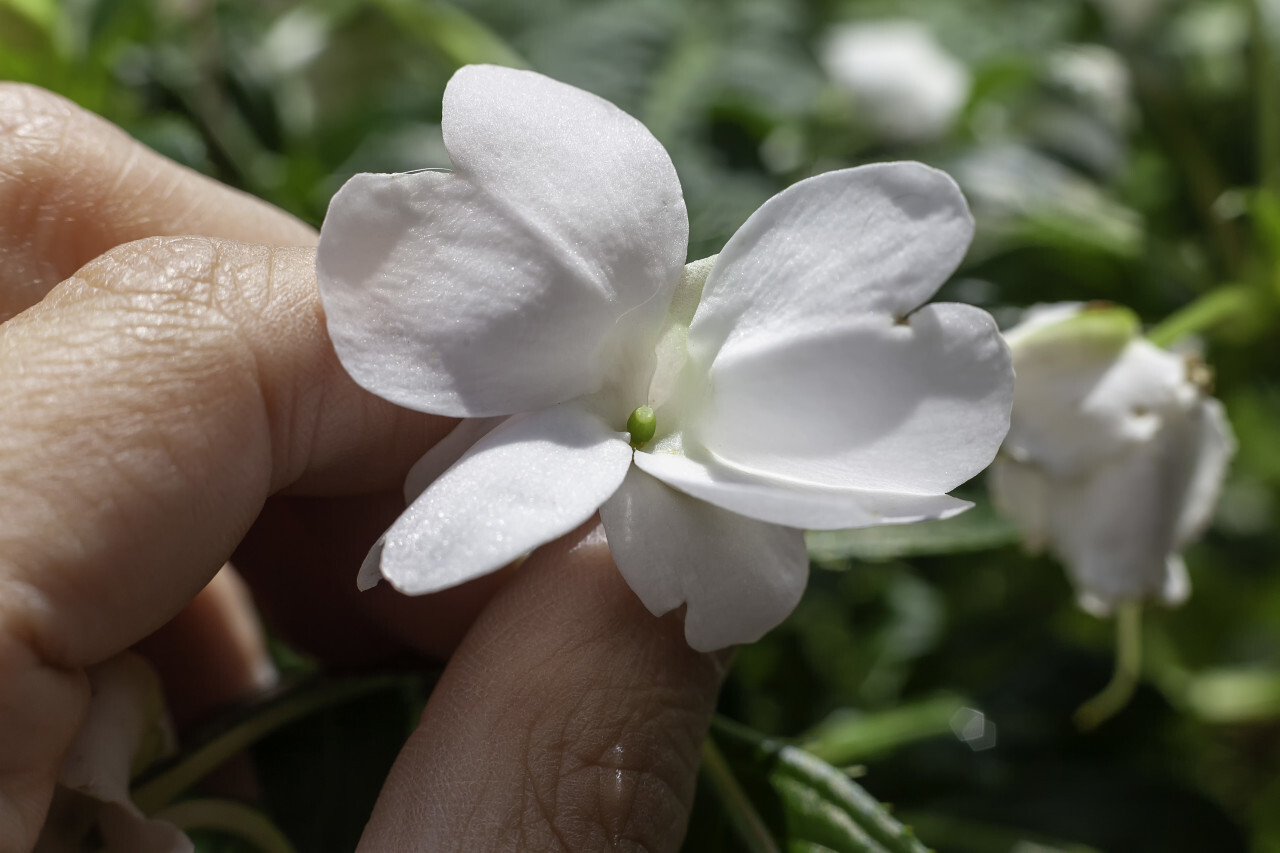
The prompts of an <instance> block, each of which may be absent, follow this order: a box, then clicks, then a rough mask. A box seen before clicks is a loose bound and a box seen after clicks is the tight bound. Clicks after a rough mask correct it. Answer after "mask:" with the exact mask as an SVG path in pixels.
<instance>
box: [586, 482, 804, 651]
mask: <svg viewBox="0 0 1280 853" xmlns="http://www.w3.org/2000/svg"><path fill="white" fill-rule="evenodd" d="M600 518H601V520H602V521H603V522H604V527H605V533H606V534H607V535H608V537H609V549H610V551H612V553H613V559H614V562H616V563H617V565H618V569H619V571H621V572H622V576H623V577H624V578H626V581H627V583H628V584H629V585H630V586H631V588H632V589H633V590H634V591H635V593H636V595H638V596H639V597H640V600H641V601H643V602H644V605H645V607H647V608H649V611H650V612H651V613H653V614H655V615H659V616H660V615H662V614H663V613H666V612H667V611H669V610H673V609H675V608H676V607H679V606H680V605H681V604H684V605H687V609H686V610H685V616H684V631H685V637H686V639H688V641H689V645H690V646H692V647H693V648H695V649H697V650H698V651H704V652H705V651H712V650H714V649H720V648H724V647H725V646H731V645H735V644H738V643H750V642H754V641H755V640H758V639H759V638H760V637H761V636H763V635H764V633H765V632H766V631H768V630H769V629H771V628H773V627H774V626H776V625H777V624H778V623H780V622H781V621H782V620H783V619H785V618H786V617H787V615H788V614H789V613H791V611H792V610H794V609H795V606H796V604H797V603H798V602H799V601H800V596H801V594H802V593H803V592H804V586H805V583H806V581H807V580H808V576H809V557H808V554H807V552H806V551H805V547H804V536H803V534H802V533H801V532H800V531H799V530H794V529H792V528H788V527H780V526H777V525H773V524H764V523H761V522H758V521H753V520H750V519H747V518H743V517H742V516H740V515H735V514H733V513H729V512H725V511H724V510H721V509H718V508H716V507H714V506H711V505H710V504H706V503H703V502H702V501H698V500H694V499H693V498H690V497H687V496H685V495H682V494H680V493H679V492H676V491H674V490H672V489H669V488H667V487H666V486H664V485H663V484H662V483H660V482H658V481H657V480H655V479H653V478H652V477H650V476H649V475H647V474H645V473H644V472H642V471H640V470H638V469H636V468H634V467H633V468H632V469H631V471H630V472H629V473H628V474H627V478H626V480H624V481H623V484H622V487H621V488H619V489H618V491H617V493H616V494H614V496H613V497H612V498H610V499H609V500H608V501H607V502H606V503H605V504H604V506H602V507H601V508H600Z"/></svg>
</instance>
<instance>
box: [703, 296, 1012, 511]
mask: <svg viewBox="0 0 1280 853" xmlns="http://www.w3.org/2000/svg"><path fill="white" fill-rule="evenodd" d="M695 322H696V321H695ZM823 322H824V321H816V326H815V328H813V329H811V330H809V331H805V330H804V329H803V328H802V324H800V323H799V321H798V320H797V321H796V322H795V323H793V324H792V325H791V327H789V328H786V329H774V328H766V327H764V326H763V325H760V326H757V327H756V334H755V335H754V336H753V337H750V338H738V339H731V340H730V341H729V342H727V343H726V344H725V346H724V347H723V348H722V349H721V351H720V353H719V355H718V356H717V357H716V359H715V361H714V362H713V363H712V365H711V370H710V377H709V386H710V392H709V393H708V394H706V395H705V396H704V397H703V402H702V405H701V407H700V408H699V409H698V410H697V411H696V412H695V413H694V414H692V415H691V416H690V420H689V421H688V428H687V434H688V436H690V437H691V438H692V439H693V440H695V441H696V442H698V443H700V444H701V445H702V446H703V447H705V448H706V449H707V450H708V451H709V452H710V453H711V454H712V455H713V456H714V458H715V460H716V462H718V463H721V464H724V465H725V466H727V467H731V468H735V469H738V470H740V471H743V472H746V473H750V474H756V475H763V476H767V477H771V478H780V479H787V480H794V481H796V482H798V483H803V484H808V485H816V486H827V487H834V488H852V489H862V490H869V491H888V492H903V493H909V494H939V493H941V492H946V491H949V490H951V489H953V488H955V487H956V486H958V485H960V484H961V483H963V482H965V481H966V480H968V479H969V478H971V477H973V476H974V475H975V474H977V473H978V472H979V471H981V470H982V469H983V468H985V467H986V466H987V465H988V464H989V463H990V462H991V460H992V458H993V457H994V456H995V454H996V451H997V450H998V449H999V447H1000V442H1001V440H1002V439H1003V438H1004V435H1005V432H1006V430H1007V429H1008V424H1009V408H1010V405H1011V403H1012V399H1013V371H1012V368H1011V367H1010V360H1009V352H1008V348H1007V347H1006V346H1005V344H1004V342H1003V341H1002V340H1001V338H1000V334H999V332H998V331H997V329H996V326H995V323H994V321H992V319H991V317H990V315H988V314H987V313H986V312H985V311H981V310H979V309H977V308H973V307H970V306H968V305H957V304H947V303H942V304H934V305H926V306H924V307H923V308H921V309H920V310H918V311H916V312H914V313H913V314H911V315H910V316H909V317H908V318H907V319H906V320H905V321H903V322H895V321H894V320H893V319H892V317H890V316H889V315H887V314H878V313H872V314H870V315H865V316H862V317H859V318H853V319H849V320H847V321H846V322H845V324H844V325H843V326H841V327H839V328H835V327H828V328H825V329H822V328H820V327H821V325H822V323H823ZM686 440H688V438H687V439H686Z"/></svg>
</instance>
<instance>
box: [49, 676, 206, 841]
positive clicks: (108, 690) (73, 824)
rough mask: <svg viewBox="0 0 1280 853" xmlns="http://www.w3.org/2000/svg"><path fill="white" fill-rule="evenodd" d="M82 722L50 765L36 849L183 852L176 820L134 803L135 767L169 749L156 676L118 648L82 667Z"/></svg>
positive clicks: (166, 721)
mask: <svg viewBox="0 0 1280 853" xmlns="http://www.w3.org/2000/svg"><path fill="white" fill-rule="evenodd" d="M88 678H89V687H90V690H91V691H92V695H91V697H90V700H89V710H88V712H87V713H86V714H85V720H84V723H83V724H82V725H81V726H80V730H79V731H78V732H77V733H76V737H75V740H74V741H73V742H72V744H71V746H70V748H69V749H68V750H67V754H66V755H65V756H64V757H63V760H62V767H61V769H60V770H59V771H58V787H57V789H56V790H55V791H54V796H53V803H52V804H51V805H50V807H49V814H48V817H47V818H46V820H45V826H44V829H43V831H42V832H41V834H40V840H39V841H38V842H36V853H74V851H82V850H96V851H103V853H191V851H192V850H194V849H195V848H194V847H193V846H192V843H191V841H190V840H189V839H188V838H187V836H186V835H184V834H183V833H182V832H181V831H180V830H178V828H177V827H175V826H173V825H172V824H170V823H167V822H165V821H163V820H155V819H151V818H148V817H147V816H146V815H144V814H143V813H142V812H141V811H139V810H138V807H137V806H136V805H134V803H133V799H132V797H131V796H130V790H129V783H130V780H131V779H132V778H133V776H134V775H136V774H135V771H137V770H139V769H141V768H145V767H146V766H147V765H148V764H150V763H151V762H152V761H154V760H155V759H157V758H159V757H161V756H163V755H164V754H165V753H166V752H169V751H171V750H172V749H173V738H174V736H173V731H172V728H171V726H170V723H169V718H168V715H167V713H166V711H165V707H164V696H163V695H162V693H161V689H160V679H159V677H158V676H157V675H156V673H155V670H153V669H152V668H151V665H150V664H149V663H147V661H146V660H145V659H144V658H142V657H141V656H140V655H137V654H134V653H133V652H122V653H120V654H119V655H116V656H115V657H113V658H111V659H110V660H108V661H105V662H104V663H100V664H98V665H97V666H93V667H90V668H89V670H88Z"/></svg>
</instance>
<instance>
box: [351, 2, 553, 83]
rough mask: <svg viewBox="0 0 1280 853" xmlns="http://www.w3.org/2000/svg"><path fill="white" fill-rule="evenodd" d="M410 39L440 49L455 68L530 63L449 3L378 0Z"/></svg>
mask: <svg viewBox="0 0 1280 853" xmlns="http://www.w3.org/2000/svg"><path fill="white" fill-rule="evenodd" d="M376 5H377V6H379V7H380V8H381V9H382V10H383V11H384V12H386V13H387V15H388V16H390V17H391V18H392V19H393V20H394V21H395V22H396V23H397V24H399V25H400V26H401V27H403V28H404V31H405V33H406V34H407V35H409V36H410V37H412V38H414V39H417V40H418V41H420V42H423V43H425V44H430V45H432V46H433V47H435V48H437V49H438V50H439V51H440V52H441V53H442V54H443V55H444V56H446V57H448V59H449V60H450V61H452V62H453V63H454V64H455V65H458V66H463V65H472V64H485V63H487V64H490V65H505V66H508V67H510V68H527V67H528V63H527V62H525V60H524V59H523V58H522V57H521V56H520V55H519V54H518V53H516V52H515V50H513V49H512V48H511V47H510V45H508V44H507V43H506V42H505V41H503V40H502V39H501V38H500V37H499V36H498V34H497V33H495V32H494V31H493V30H491V29H490V28H489V27H488V26H486V25H485V24H483V23H481V22H480V21H479V20H478V19H476V18H473V17H472V16H471V15H468V14H467V13H466V12H464V11H462V10H461V9H459V8H458V7H456V6H453V5H451V4H449V3H441V2H424V1H423V0H376Z"/></svg>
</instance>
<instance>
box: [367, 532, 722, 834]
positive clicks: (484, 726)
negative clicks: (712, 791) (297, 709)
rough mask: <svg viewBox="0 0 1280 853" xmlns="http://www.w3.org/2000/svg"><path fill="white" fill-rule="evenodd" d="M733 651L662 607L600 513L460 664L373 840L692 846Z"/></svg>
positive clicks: (386, 799) (536, 561) (481, 624)
mask: <svg viewBox="0 0 1280 853" xmlns="http://www.w3.org/2000/svg"><path fill="white" fill-rule="evenodd" d="M722 661H723V659H722V658H718V657H716V656H711V655H702V654H698V653H696V652H694V651H693V650H691V649H690V648H689V646H688V644H687V643H686V642H685V640H684V633H683V630H682V626H681V624H680V620H679V618H678V616H676V615H675V614H672V615H670V616H668V617H665V618H663V619H654V618H653V617H652V616H650V615H649V613H648V611H646V610H645V609H644V607H643V605H641V604H640V601H639V600H638V599H637V598H636V596H635V595H634V594H633V593H632V592H631V590H630V589H628V588H627V586H626V584H625V583H624V582H623V581H622V578H621V576H620V575H619V574H618V571H617V569H616V568H615V567H614V566H613V563H612V561H611V560H610V558H609V552H608V546H607V545H606V544H605V542H604V537H603V532H602V530H601V529H600V528H599V527H594V528H591V527H587V528H583V529H580V530H579V531H577V532H576V533H575V534H572V535H571V536H570V537H568V539H567V540H562V541H561V542H559V543H556V544H553V545H550V546H547V547H546V548H543V549H541V550H540V551H538V552H536V553H535V554H534V555H533V556H532V557H530V558H529V560H528V561H527V562H526V563H525V564H524V565H523V566H522V567H521V568H520V569H519V570H518V571H517V572H516V573H515V574H514V576H513V577H512V579H511V580H510V581H509V582H508V584H507V585H506V586H505V587H503V589H502V590H501V591H500V592H499V593H498V594H497V596H496V597H495V598H494V600H493V602H492V603H491V604H490V605H489V607H488V608H487V609H486V610H485V611H484V612H483V613H482V614H481V616H480V618H479V619H478V620H477V622H476V624H475V626H474V627H473V628H472V630H471V632H470V633H469V634H468V635H467V637H466V639H465V640H464V641H463V643H462V645H461V647H460V648H459V649H458V652H457V654H456V655H455V656H454V658H453V659H452V661H451V662H450V663H449V666H448V668H447V669H446V670H445V673H444V676H443V678H442V679H441V681H440V683H439V685H438V686H437V688H436V690H435V692H434V693H433V694H432V696H431V699H430V701H429V702H428V704H427V708H426V711H425V712H424V713H423V716H422V720H421V722H420V723H419V725H418V728H417V730H416V731H415V732H414V734H413V736H412V737H411V738H410V740H409V742H408V744H407V745H406V746H405V748H404V750H403V751H402V752H401V754H400V757H399V759H398V760H397V762H396V765H395V767H394V769H393V770H392V773H391V776H390V777H389V778H388V780H387V784H386V787H385V788H384V789H383V792H382V795H381V797H380V798H379V800H378V804H377V806H376V807H375V809H374V813H373V816H372V818H371V819H370V822H369V824H368V827H367V828H366V831H365V835H364V838H363V839H362V841H361V846H360V848H359V849H360V850H362V851H370V852H371V853H372V851H383V850H541V849H552V848H554V849H557V850H566V851H578V850H581V851H586V850H603V849H606V848H607V849H636V850H647V851H651V852H652V853H660V852H661V851H674V850H676V849H678V848H679V845H680V841H681V839H682V837H683V835H684V831H685V828H686V825H687V822H688V815H689V806H690V803H691V802H692V797H693V789H694V782H695V776H696V772H697V766H698V755H699V748H700V745H701V742H702V738H703V736H704V735H705V733H706V729H707V725H708V722H709V720H710V716H711V712H712V709H713V707H714V705H715V696H716V691H717V690H718V688H719V683H720V680H721V677H722V675H723V667H722Z"/></svg>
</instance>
